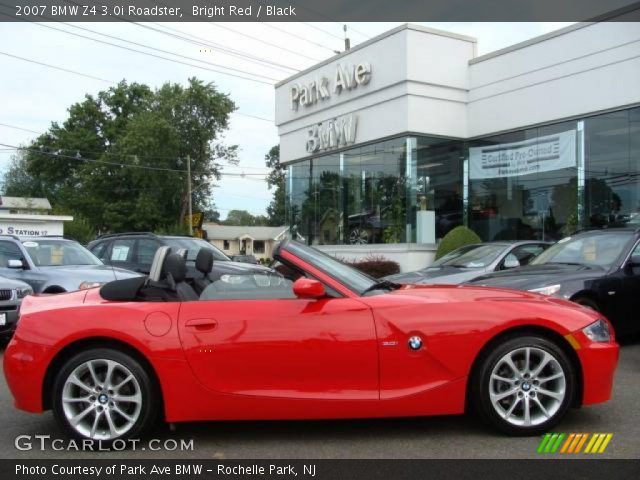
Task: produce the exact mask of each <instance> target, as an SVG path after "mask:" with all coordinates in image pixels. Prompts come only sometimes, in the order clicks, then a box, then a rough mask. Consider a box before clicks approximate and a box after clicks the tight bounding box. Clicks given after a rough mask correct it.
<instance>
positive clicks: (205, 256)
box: [196, 248, 213, 275]
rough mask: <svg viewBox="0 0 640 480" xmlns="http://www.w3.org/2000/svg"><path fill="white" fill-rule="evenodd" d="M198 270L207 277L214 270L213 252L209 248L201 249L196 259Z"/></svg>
mask: <svg viewBox="0 0 640 480" xmlns="http://www.w3.org/2000/svg"><path fill="white" fill-rule="evenodd" d="M196 270H198V271H199V272H201V273H204V274H205V275H207V274H209V273H211V271H212V270H213V252H212V251H211V250H210V249H208V248H201V249H200V251H199V252H198V256H197V257H196Z"/></svg>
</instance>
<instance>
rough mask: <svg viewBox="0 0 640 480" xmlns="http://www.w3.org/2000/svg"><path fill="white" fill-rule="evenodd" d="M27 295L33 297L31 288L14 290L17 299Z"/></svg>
mask: <svg viewBox="0 0 640 480" xmlns="http://www.w3.org/2000/svg"><path fill="white" fill-rule="evenodd" d="M27 295H33V289H32V288H31V287H22V288H16V296H17V297H18V298H24V297H26V296H27Z"/></svg>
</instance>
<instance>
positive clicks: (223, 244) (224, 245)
mask: <svg viewBox="0 0 640 480" xmlns="http://www.w3.org/2000/svg"><path fill="white" fill-rule="evenodd" d="M222 248H224V249H225V250H230V249H231V246H230V245H229V240H223V243H222Z"/></svg>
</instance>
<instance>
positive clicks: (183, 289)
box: [162, 253, 200, 302]
mask: <svg viewBox="0 0 640 480" xmlns="http://www.w3.org/2000/svg"><path fill="white" fill-rule="evenodd" d="M162 274H163V277H164V281H165V282H166V283H167V286H168V287H169V290H170V291H171V292H174V293H175V295H176V297H177V301H180V302H190V301H194V300H199V298H200V296H199V295H198V294H197V293H196V292H195V290H194V289H193V288H192V287H191V285H189V284H188V283H187V282H186V281H185V279H186V278H187V263H186V262H185V260H184V257H183V256H181V255H179V254H177V253H171V254H169V255H167V257H166V258H165V260H164V264H163V265H162Z"/></svg>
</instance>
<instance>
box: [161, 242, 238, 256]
mask: <svg viewBox="0 0 640 480" xmlns="http://www.w3.org/2000/svg"><path fill="white" fill-rule="evenodd" d="M165 241H166V243H167V245H169V246H170V247H171V249H172V250H173V251H174V252H175V251H177V250H180V249H181V248H184V249H186V250H187V252H188V253H187V260H191V261H194V260H195V259H196V256H197V255H198V252H199V251H200V249H201V248H207V249H209V250H211V252H212V253H213V259H214V260H223V261H228V260H230V259H229V257H227V256H226V255H225V254H224V253H222V252H221V251H220V250H218V249H217V248H216V247H214V246H213V245H211V244H210V243H209V242H207V241H205V240H202V239H201V238H191V237H167V238H165Z"/></svg>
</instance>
